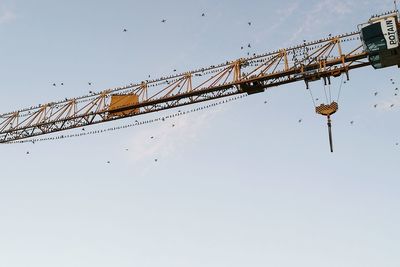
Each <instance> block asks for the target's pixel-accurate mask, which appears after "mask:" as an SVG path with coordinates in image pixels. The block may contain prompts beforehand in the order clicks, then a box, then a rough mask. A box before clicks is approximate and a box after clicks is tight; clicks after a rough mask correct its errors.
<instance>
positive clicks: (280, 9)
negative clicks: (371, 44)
mask: <svg viewBox="0 0 400 267" xmlns="http://www.w3.org/2000/svg"><path fill="white" fill-rule="evenodd" d="M392 9H393V1H391V0H366V1H350V0H338V1H330V0H320V1H316V0H308V1H305V0H304V1H294V0H293V1H291V0H282V1H270V0H259V1H255V0H249V1H239V0H231V1H228V0H220V1H211V0H196V1H192V0H187V1H181V0H172V1H134V0H131V1H128V0H115V1H94V0H86V1H78V0H70V1H50V0H37V1H26V0H0V36H1V37H0V39H1V48H2V49H0V58H1V62H0V73H1V74H2V75H1V79H0V92H1V96H2V97H1V98H0V113H5V112H8V111H12V110H16V109H20V108H24V107H30V106H33V105H37V104H39V103H46V102H49V101H54V100H59V99H64V98H65V97H77V96H80V95H85V94H87V92H88V91H89V90H94V91H100V90H103V89H105V88H111V87H119V86H123V85H126V84H129V83H132V82H133V83H136V82H140V81H142V80H145V79H146V77H148V75H151V76H152V77H159V76H166V75H169V74H172V73H173V70H174V69H177V70H178V71H179V72H183V71H185V70H192V69H199V68H201V67H206V66H210V65H216V64H219V63H222V62H225V61H227V60H234V59H236V58H240V57H244V56H245V53H247V52H251V53H265V52H268V51H274V50H277V49H280V48H284V47H289V46H293V45H296V44H299V43H301V42H302V40H304V39H306V40H314V39H321V38H324V37H327V36H328V34H333V35H336V34H341V33H345V32H352V31H355V30H356V29H357V25H358V24H361V23H364V22H366V21H367V20H368V19H369V18H370V16H371V15H374V14H377V13H382V12H386V11H388V10H392ZM202 13H204V14H205V16H204V17H202V16H201V14H202ZM162 19H166V20H167V22H166V23H161V20H162ZM249 21H251V22H252V25H251V26H249V25H248V24H247V22H249ZM124 28H125V29H127V32H123V29H124ZM248 43H251V44H252V47H251V49H248V50H249V51H247V50H246V51H244V50H241V49H240V47H241V46H243V45H246V44H248ZM390 79H393V80H394V82H395V84H392V82H391V81H390ZM61 82H62V83H64V86H60V83H61ZM88 82H92V86H89V85H88ZM53 83H57V85H58V86H56V87H54V86H53V85H52V84H53ZM399 83H400V77H399V70H398V69H397V68H395V67H391V68H387V69H382V70H374V69H373V68H372V67H366V68H362V69H358V70H354V71H351V72H350V81H349V82H347V83H346V84H345V85H344V86H343V88H342V93H341V97H340V101H339V111H338V113H337V114H335V115H334V116H333V118H332V120H333V136H334V150H335V152H334V153H330V152H329V146H328V136H327V128H326V120H325V118H323V117H320V116H318V115H316V114H315V112H314V107H313V105H312V100H311V98H310V96H309V94H308V92H307V91H306V90H305V86H304V83H295V84H289V85H284V86H280V87H277V88H273V89H271V90H267V91H266V92H265V93H262V94H256V95H252V96H248V97H244V98H241V99H239V100H236V101H231V102H229V103H227V104H224V105H218V106H217V107H214V108H211V109H205V110H202V111H199V112H195V113H191V114H189V115H185V116H180V117H176V118H174V119H170V120H166V121H165V122H163V123H161V122H158V123H151V124H144V125H141V126H139V127H133V128H127V129H124V130H120V131H115V132H107V133H105V134H101V135H95V136H86V137H81V138H74V139H65V140H58V141H49V142H38V143H36V144H13V145H2V146H1V147H0V161H1V173H0V266H7V267H25V266H30V267H36V266H38V267H39V266H40V267H50V266H51V267H53V266H60V267H63V266H65V267H67V266H68V267H70V266H74V267H75V266H76V267H88V266H96V267H105V266H118V267H125V266H145V267H156V266H157V267H158V266H164V267H169V266H171V267H181V266H182V267H183V266H185V267H186V266H193V267H197V266H198V267H200V266H209V267H213V266H215V267H217V266H218V267H224V266H227V267H228V266H229V267H239V266H253V267H258V266H260V267H261V266H275V267H289V266H290V267H293V266H297V267H303V266H304V267H305V266H307V267H317V266H318V267H320V266H324V267H336V266H341V267H370V266H371V267H372V266H385V267H395V266H396V267H397V266H399V265H400V254H399V253H398V252H399V248H400V229H399V227H398V225H400V214H399V212H398V211H399V210H400V180H399V177H400V175H399V174H398V173H399V165H398V162H399V158H400V146H398V145H396V143H397V142H399V143H400V125H399V124H398V117H399V114H400V96H399V98H397V97H395V96H394V92H395V91H394V89H395V87H396V86H397V84H399ZM339 85H340V80H339V79H335V80H334V81H333V84H332V90H336V92H337V90H338V88H339ZM311 88H312V90H313V92H315V94H318V92H319V93H321V92H322V89H323V85H322V83H321V82H315V83H312V85H311ZM375 92H378V94H377V95H376V96H375ZM265 101H267V104H265ZM375 104H377V107H376V108H374V105H375ZM392 104H394V106H393V107H390V106H391V105H392ZM189 108H190V107H188V109H189ZM172 112H174V111H165V112H163V113H162V114H152V115H146V116H142V117H140V118H139V119H140V120H147V119H149V118H153V117H154V116H157V117H158V116H161V115H167V114H170V113H172ZM136 119H138V118H130V119H126V120H120V121H118V122H115V123H111V124H107V125H98V126H93V128H91V129H103V128H108V127H113V126H120V125H126V124H130V123H132V122H134V121H135V120H136ZM299 120H301V123H299V122H298V121H299ZM351 121H353V124H351V123H350V122H351ZM172 125H175V127H172ZM151 137H153V138H151ZM27 152H29V154H27ZM156 159H157V161H155V160H156ZM108 161H109V162H110V163H107V162H108Z"/></svg>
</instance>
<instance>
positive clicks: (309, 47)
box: [0, 10, 400, 152]
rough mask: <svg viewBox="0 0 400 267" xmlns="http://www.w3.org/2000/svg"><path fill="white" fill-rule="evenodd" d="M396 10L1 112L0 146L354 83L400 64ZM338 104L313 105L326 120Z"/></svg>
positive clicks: (329, 120) (336, 108)
mask: <svg viewBox="0 0 400 267" xmlns="http://www.w3.org/2000/svg"><path fill="white" fill-rule="evenodd" d="M398 18H399V14H398V11H397V10H396V11H393V12H387V13H385V14H382V15H379V16H373V17H371V19H369V21H368V22H367V23H365V24H361V25H359V27H358V31H355V32H351V33H345V34H341V35H338V36H329V37H328V38H324V39H320V40H315V41H310V42H307V41H306V40H304V42H303V43H302V44H300V45H298V46H294V47H289V48H285V49H279V50H276V51H272V52H268V53H265V54H260V55H255V54H254V55H253V56H249V57H247V58H239V59H237V60H233V61H227V62H224V63H222V64H219V65H212V66H209V67H206V68H201V69H196V70H193V71H188V72H184V73H180V74H175V75H171V76H166V77H161V78H159V79H153V80H145V81H142V82H139V83H132V84H129V85H126V86H122V87H117V88H109V89H105V90H102V91H100V92H97V93H94V92H91V93H90V94H88V95H85V96H81V97H76V98H71V99H65V100H62V101H56V102H50V103H46V104H42V105H38V106H34V107H30V108H26V109H21V110H17V111H13V112H8V113H5V114H1V115H0V143H12V142H15V141H18V140H22V139H28V138H33V137H37V136H40V135H45V134H51V133H56V132H60V131H65V130H70V129H74V128H80V127H86V126H90V125H95V124H100V123H105V122H110V121H115V120H120V119H124V118H128V117H133V116H139V115H143V114H147V113H152V112H158V111H162V110H167V109H171V108H176V107H181V106H186V105H190V104H195V103H200V102H204V101H209V100H215V99H220V98H225V97H229V96H233V95H241V94H247V95H252V94H257V93H261V92H264V91H265V90H268V89H270V88H273V87H278V86H281V85H284V84H288V83H294V82H299V81H303V82H304V83H305V86H306V89H308V90H309V84H310V83H311V82H314V81H318V80H322V81H323V82H324V84H325V85H326V84H330V83H331V79H332V78H335V77H342V78H343V77H345V78H346V79H347V80H349V72H350V70H353V69H357V68H362V67H366V66H372V67H373V68H375V69H380V68H386V67H390V66H395V65H397V66H399V67H400V65H399V64H400V47H399V37H398V36H399V28H400V24H399V19H398ZM337 110H338V103H337V102H335V101H333V102H331V103H325V104H321V105H320V106H315V111H316V112H317V113H318V114H321V115H323V116H326V117H327V119H328V127H329V137H330V147H331V151H332V152H333V148H332V134H331V115H332V114H334V113H335V112H336V111H337Z"/></svg>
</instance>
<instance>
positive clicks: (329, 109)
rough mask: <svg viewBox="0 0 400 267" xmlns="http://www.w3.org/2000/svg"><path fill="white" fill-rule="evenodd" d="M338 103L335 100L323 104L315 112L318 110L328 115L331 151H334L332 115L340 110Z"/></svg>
mask: <svg viewBox="0 0 400 267" xmlns="http://www.w3.org/2000/svg"><path fill="white" fill-rule="evenodd" d="M338 107H339V106H338V103H336V102H335V101H333V102H332V103H330V104H329V105H325V104H321V105H319V106H318V107H316V108H315V112H317V113H318V114H320V115H323V116H326V117H327V119H328V134H329V146H330V149H331V152H332V153H333V138H332V120H331V115H332V114H334V113H336V111H337V110H338Z"/></svg>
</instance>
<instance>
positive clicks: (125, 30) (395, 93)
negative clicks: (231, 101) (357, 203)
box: [26, 13, 399, 164]
mask: <svg viewBox="0 0 400 267" xmlns="http://www.w3.org/2000/svg"><path fill="white" fill-rule="evenodd" d="M205 16H206V14H205V13H202V14H201V17H205ZM161 23H167V19H165V18H164V19H162V20H161ZM247 25H248V26H252V22H251V21H248V22H247ZM122 31H123V32H124V33H127V32H128V29H127V28H123V30H122ZM330 36H331V34H330ZM245 47H247V48H252V46H251V43H248V44H247V45H246V46H241V47H240V49H241V50H244V49H245ZM247 54H248V55H249V54H250V52H247ZM176 71H177V70H176V69H173V72H176ZM148 77H149V78H150V77H151V75H148ZM390 82H391V83H392V85H395V81H394V80H393V79H390ZM344 83H346V82H344ZM52 85H53V86H54V87H56V86H57V85H61V86H63V85H64V82H60V83H59V84H57V83H53V84H52ZM88 85H89V86H91V85H92V82H88ZM398 91H399V89H398V88H397V87H396V88H395V92H394V96H397V95H398ZM89 93H90V94H92V93H94V92H93V91H89ZM378 94H379V93H378V91H375V92H374V96H378ZM316 100H317V101H318V100H319V99H318V98H317V99H316ZM267 103H268V101H267V100H265V101H264V104H267ZM394 106H395V105H394V104H391V105H390V107H391V108H393V107H394ZM373 107H374V108H377V107H378V104H374V105H373ZM136 122H137V121H136ZM297 122H298V123H302V122H303V119H302V118H299V119H298V121H297ZM350 124H351V125H353V124H354V120H351V121H350ZM171 127H175V124H172V125H171ZM82 131H85V128H82ZM150 139H151V140H153V139H155V137H154V136H150ZM396 146H399V143H398V142H397V143H396ZM125 151H129V149H128V148H126V149H125ZM26 154H27V155H30V154H31V153H30V152H29V151H27V152H26ZM154 162H158V158H154ZM106 163H107V164H111V161H109V160H108V161H106Z"/></svg>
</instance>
